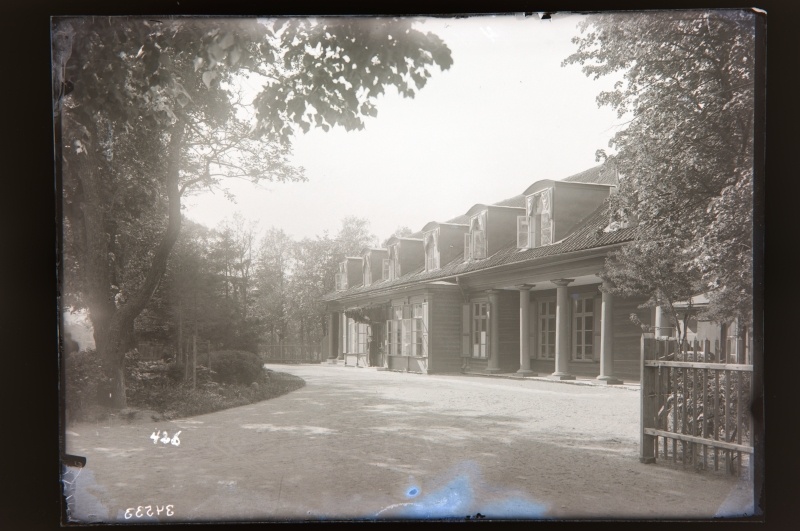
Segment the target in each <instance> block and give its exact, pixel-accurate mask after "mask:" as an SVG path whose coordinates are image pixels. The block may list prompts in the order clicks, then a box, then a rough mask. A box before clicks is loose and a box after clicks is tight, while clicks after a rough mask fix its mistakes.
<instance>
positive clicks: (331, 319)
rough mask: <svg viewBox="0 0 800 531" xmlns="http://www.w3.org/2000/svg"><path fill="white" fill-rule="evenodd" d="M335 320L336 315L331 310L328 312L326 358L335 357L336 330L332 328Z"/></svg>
mask: <svg viewBox="0 0 800 531" xmlns="http://www.w3.org/2000/svg"><path fill="white" fill-rule="evenodd" d="M335 321H336V315H335V314H334V313H333V312H328V359H329V360H332V359H333V360H335V359H336V356H337V354H336V341H334V338H335V337H336V330H334V325H333V323H334V322H335Z"/></svg>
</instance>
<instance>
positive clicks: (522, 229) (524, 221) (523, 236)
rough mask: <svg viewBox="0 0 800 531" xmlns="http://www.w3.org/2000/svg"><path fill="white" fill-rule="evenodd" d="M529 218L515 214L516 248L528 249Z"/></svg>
mask: <svg viewBox="0 0 800 531" xmlns="http://www.w3.org/2000/svg"><path fill="white" fill-rule="evenodd" d="M530 226H531V218H529V217H528V216H517V249H529V248H530V247H531V244H530V237H529V236H530Z"/></svg>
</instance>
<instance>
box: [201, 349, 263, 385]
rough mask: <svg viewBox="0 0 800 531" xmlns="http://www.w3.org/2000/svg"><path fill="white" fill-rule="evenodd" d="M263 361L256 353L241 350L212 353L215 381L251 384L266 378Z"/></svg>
mask: <svg viewBox="0 0 800 531" xmlns="http://www.w3.org/2000/svg"><path fill="white" fill-rule="evenodd" d="M262 365H263V362H262V361H261V358H259V357H258V356H257V355H256V354H253V353H252V352H245V351H241V350H223V351H220V352H212V353H211V370H212V371H214V375H213V379H214V381H215V382H219V383H226V384H242V385H250V384H252V383H253V382H261V381H263V379H264V369H263V368H262Z"/></svg>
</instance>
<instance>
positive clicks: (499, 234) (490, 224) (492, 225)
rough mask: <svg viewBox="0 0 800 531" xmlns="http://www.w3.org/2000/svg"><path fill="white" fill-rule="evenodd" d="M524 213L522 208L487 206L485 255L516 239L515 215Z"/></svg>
mask: <svg viewBox="0 0 800 531" xmlns="http://www.w3.org/2000/svg"><path fill="white" fill-rule="evenodd" d="M524 215H525V209H524V208H500V207H498V208H489V212H488V214H487V218H486V256H487V257H489V256H492V255H493V254H494V253H496V252H497V251H499V250H500V249H502V248H503V247H506V246H507V245H509V244H510V243H512V242H515V241H517V216H524ZM462 245H463V244H462Z"/></svg>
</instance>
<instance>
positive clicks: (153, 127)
mask: <svg viewBox="0 0 800 531" xmlns="http://www.w3.org/2000/svg"><path fill="white" fill-rule="evenodd" d="M451 63H452V60H451V58H450V51H449V49H448V48H447V46H446V45H445V44H444V43H443V42H442V41H441V39H439V38H438V37H437V36H435V35H433V34H430V33H424V32H422V31H419V30H418V29H416V28H415V27H414V21H413V20H411V19H399V18H386V19H314V20H312V19H278V20H267V21H265V20H257V19H232V18H169V19H161V20H159V19H150V18H130V17H117V18H114V17H82V18H60V19H55V20H54V26H53V65H52V66H53V82H54V86H53V93H54V110H55V123H56V127H55V129H56V131H55V133H56V138H57V141H58V142H59V143H60V146H61V153H60V155H61V172H62V181H63V197H64V203H65V206H64V214H65V221H64V251H65V255H66V258H65V276H66V277H67V278H65V282H64V285H65V288H66V289H68V290H69V291H70V292H71V295H72V302H73V303H74V304H76V305H82V306H85V307H87V308H88V309H89V313H90V316H91V319H92V324H93V327H94V330H95V343H96V345H97V349H98V351H100V352H101V354H102V356H103V359H104V369H105V370H106V371H107V373H108V374H109V376H110V377H111V378H112V379H113V380H114V390H113V392H112V398H113V402H114V404H115V405H117V406H119V407H122V406H124V404H125V392H124V372H123V370H122V365H123V363H124V354H125V352H126V351H127V350H128V349H129V347H130V343H131V336H132V334H133V329H134V328H133V324H134V320H135V319H136V318H137V316H138V315H139V314H140V313H141V312H142V311H143V309H144V308H145V307H146V306H147V304H148V302H149V301H150V299H151V297H152V296H153V294H154V293H155V292H156V290H157V289H158V286H159V283H160V282H161V279H162V277H163V275H164V273H165V271H166V269H167V264H168V260H169V256H170V253H171V250H172V248H173V246H174V245H175V243H176V241H177V239H178V236H179V233H180V229H181V221H182V219H181V218H182V216H181V198H182V197H183V196H184V195H185V194H187V193H191V192H192V191H193V190H197V189H199V188H203V187H205V188H209V187H212V188H213V187H219V186H222V185H223V184H224V181H225V179H230V178H239V179H247V180H251V181H259V180H271V181H291V180H298V179H303V178H304V174H303V171H302V168H298V167H295V166H294V165H293V164H291V162H290V159H289V156H290V154H291V139H292V137H293V135H294V134H296V133H297V132H298V131H308V130H309V129H310V128H311V127H321V128H322V129H324V130H328V129H330V128H331V127H333V126H340V127H344V128H346V129H348V130H352V129H359V128H361V127H363V119H364V117H367V116H375V115H376V113H377V111H376V104H377V97H378V96H379V95H380V94H381V93H383V92H384V90H385V88H386V87H388V86H394V87H396V88H397V90H398V91H399V92H400V93H401V94H402V95H403V96H405V97H413V96H414V94H415V92H414V88H416V89H419V88H422V87H423V86H424V84H425V81H426V80H427V78H429V77H430V76H431V75H432V72H433V71H434V69H435V68H439V69H442V70H445V69H447V68H449V66H450V65H451ZM248 78H249V79H251V81H252V82H254V83H256V85H260V86H261V88H260V89H259V91H258V92H257V94H255V95H254V98H252V97H249V96H248V94H247V93H246V91H244V90H243V89H242V88H241V87H242V81H243V80H245V79H248ZM251 100H252V101H251Z"/></svg>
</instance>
